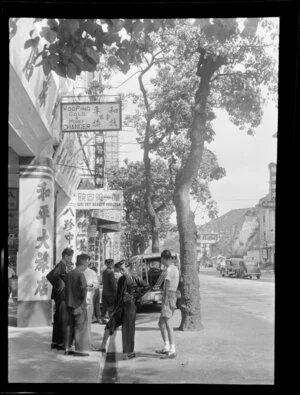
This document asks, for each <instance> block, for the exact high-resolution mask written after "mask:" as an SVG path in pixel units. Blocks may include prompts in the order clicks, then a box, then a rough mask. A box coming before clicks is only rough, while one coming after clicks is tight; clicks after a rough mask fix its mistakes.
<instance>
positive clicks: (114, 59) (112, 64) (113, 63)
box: [107, 56, 118, 67]
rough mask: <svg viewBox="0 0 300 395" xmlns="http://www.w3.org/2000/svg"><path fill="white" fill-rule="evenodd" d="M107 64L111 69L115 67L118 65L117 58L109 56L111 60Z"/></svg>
mask: <svg viewBox="0 0 300 395" xmlns="http://www.w3.org/2000/svg"><path fill="white" fill-rule="evenodd" d="M107 63H108V65H109V66H110V67H113V66H115V65H116V64H117V63H118V61H117V58H116V57H115V56H109V58H108V59H107Z"/></svg>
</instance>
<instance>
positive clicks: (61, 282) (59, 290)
mask: <svg viewBox="0 0 300 395" xmlns="http://www.w3.org/2000/svg"><path fill="white" fill-rule="evenodd" d="M66 274H67V267H66V265H65V264H64V263H63V261H60V262H59V263H58V264H57V265H56V266H55V267H54V269H53V270H51V272H49V273H48V274H47V276H46V278H47V280H48V281H49V282H50V284H51V285H52V292H51V299H54V300H55V301H56V302H59V301H62V300H65V280H66Z"/></svg>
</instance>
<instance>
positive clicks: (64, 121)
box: [61, 101, 122, 133]
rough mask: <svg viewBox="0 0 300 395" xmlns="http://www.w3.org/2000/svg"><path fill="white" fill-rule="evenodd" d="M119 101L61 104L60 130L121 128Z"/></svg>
mask: <svg viewBox="0 0 300 395" xmlns="http://www.w3.org/2000/svg"><path fill="white" fill-rule="evenodd" d="M121 129H122V117H121V102H120V101H118V102H106V103H101V102H87V103H62V104H61V130H62V132H66V133H70V132H94V131H95V132H96V131H99V130H121Z"/></svg>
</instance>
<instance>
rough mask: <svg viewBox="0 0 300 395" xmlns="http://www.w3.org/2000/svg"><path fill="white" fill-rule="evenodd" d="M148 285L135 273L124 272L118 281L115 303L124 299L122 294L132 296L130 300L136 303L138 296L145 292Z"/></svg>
mask: <svg viewBox="0 0 300 395" xmlns="http://www.w3.org/2000/svg"><path fill="white" fill-rule="evenodd" d="M148 289H149V287H148V286H147V285H146V284H145V283H144V282H143V281H142V280H141V279H140V278H139V277H138V276H136V275H134V274H127V273H126V274H124V275H123V276H122V277H120V279H119V281H118V290H117V303H116V304H117V305H120V304H122V303H123V301H124V295H125V294H128V295H130V296H131V297H132V302H134V303H137V302H138V300H139V298H140V297H141V296H142V295H143V294H144V293H145V292H147V290H148Z"/></svg>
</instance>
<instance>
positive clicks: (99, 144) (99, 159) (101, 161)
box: [94, 133, 105, 189]
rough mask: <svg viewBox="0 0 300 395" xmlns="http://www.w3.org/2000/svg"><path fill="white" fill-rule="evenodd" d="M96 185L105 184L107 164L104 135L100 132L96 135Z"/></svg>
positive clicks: (99, 186)
mask: <svg viewBox="0 0 300 395" xmlns="http://www.w3.org/2000/svg"><path fill="white" fill-rule="evenodd" d="M95 137H96V138H95V180H94V181H95V187H96V189H97V188H103V186H104V166H105V154H104V153H105V145H104V139H103V135H99V133H97V134H96V136H95Z"/></svg>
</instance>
